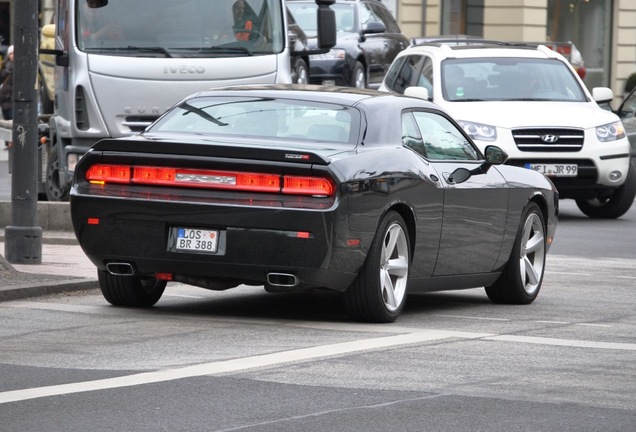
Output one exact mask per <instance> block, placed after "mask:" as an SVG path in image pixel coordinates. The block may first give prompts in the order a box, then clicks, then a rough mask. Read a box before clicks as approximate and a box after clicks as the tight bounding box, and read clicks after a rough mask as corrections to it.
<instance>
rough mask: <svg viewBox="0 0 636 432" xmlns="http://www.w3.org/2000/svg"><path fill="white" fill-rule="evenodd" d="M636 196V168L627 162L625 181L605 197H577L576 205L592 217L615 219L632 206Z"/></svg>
mask: <svg viewBox="0 0 636 432" xmlns="http://www.w3.org/2000/svg"><path fill="white" fill-rule="evenodd" d="M634 197H636V169H635V168H634V164H633V163H630V164H629V171H628V172H627V178H626V179H625V183H623V185H622V186H621V187H619V188H617V189H616V190H615V191H614V192H613V193H612V194H611V195H610V196H608V197H606V198H602V199H601V198H593V199H577V200H576V205H577V207H578V208H579V210H581V211H582V212H583V214H584V215H586V216H588V217H591V218H593V219H616V218H619V217H621V216H623V215H624V214H625V213H627V211H628V210H629V209H630V208H631V207H632V204H633V203H634Z"/></svg>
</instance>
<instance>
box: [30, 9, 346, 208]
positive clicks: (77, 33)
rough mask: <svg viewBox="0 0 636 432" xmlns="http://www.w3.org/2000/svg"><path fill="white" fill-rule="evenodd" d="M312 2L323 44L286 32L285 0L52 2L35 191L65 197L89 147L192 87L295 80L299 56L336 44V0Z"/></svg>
mask: <svg viewBox="0 0 636 432" xmlns="http://www.w3.org/2000/svg"><path fill="white" fill-rule="evenodd" d="M315 1H316V3H317V4H318V6H319V10H320V12H319V14H318V18H317V19H318V23H317V24H318V29H319V33H320V34H319V40H320V46H319V48H318V50H316V51H313V52H310V51H306V50H304V49H303V44H302V43H300V41H298V40H297V38H298V34H296V33H294V32H293V31H291V30H292V29H293V26H291V23H290V22H289V21H290V19H291V18H290V17H289V16H288V12H287V10H286V6H285V0H214V1H210V0H57V4H56V9H55V15H54V23H53V24H49V25H46V26H44V27H43V29H42V35H43V40H42V46H41V48H40V55H41V56H40V68H41V70H40V78H41V79H42V80H43V85H42V91H41V97H40V102H41V103H40V107H41V109H44V110H46V107H47V106H48V107H51V108H52V109H53V112H52V115H51V116H50V117H49V120H48V131H47V135H48V136H46V137H43V139H41V142H42V147H41V149H40V150H41V151H40V155H41V173H40V174H41V176H40V184H39V188H40V190H39V192H40V194H41V195H42V194H46V197H47V199H48V200H51V201H63V200H66V199H67V198H68V192H69V189H70V184H71V181H72V177H73V171H74V167H75V164H76V163H77V161H78V160H79V158H80V157H81V156H82V155H83V154H84V153H85V152H86V151H87V150H88V149H89V148H90V147H91V146H92V145H93V144H95V143H96V142H97V141H99V140H100V139H103V138H109V137H121V136H127V135H131V134H135V133H138V132H141V131H142V130H143V129H144V128H145V127H146V126H148V125H149V124H150V123H151V122H153V121H154V120H155V119H156V118H158V117H159V115H161V114H162V113H163V112H164V111H165V110H166V109H167V108H169V107H170V106H172V105H173V104H175V103H177V102H178V101H179V100H181V99H182V98H183V97H185V96H187V95H188V94H190V93H194V92H196V91H198V90H201V89H205V88H210V87H219V86H226V85H239V84H270V83H289V82H292V75H293V71H292V68H293V65H294V64H295V63H296V62H295V59H303V58H308V55H309V54H313V53H320V52H326V51H327V50H328V49H329V48H331V47H332V46H333V45H334V44H335V39H336V35H335V16H334V14H333V10H331V9H330V5H331V4H333V3H334V0H315ZM288 24H290V25H288ZM47 37H48V38H51V39H48V42H47ZM53 41H54V43H53ZM47 43H48V44H49V46H47ZM51 45H53V46H51ZM298 63H300V64H302V63H303V62H302V61H299V62H298ZM47 64H48V65H51V67H53V68H54V74H53V76H54V78H53V79H54V86H53V88H51V86H50V83H48V84H49V88H50V91H49V92H47V91H46V84H47V83H46V80H47V79H49V80H50V79H51V74H50V73H47V71H46V69H47V66H46V65H47ZM53 65H54V66H53ZM47 77H48V78H47Z"/></svg>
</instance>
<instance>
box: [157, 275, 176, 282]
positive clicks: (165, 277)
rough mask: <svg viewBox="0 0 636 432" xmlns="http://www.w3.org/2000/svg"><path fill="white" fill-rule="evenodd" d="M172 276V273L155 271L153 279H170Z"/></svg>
mask: <svg viewBox="0 0 636 432" xmlns="http://www.w3.org/2000/svg"><path fill="white" fill-rule="evenodd" d="M172 277H173V276H172V273H155V279H157V280H164V281H171V280H172Z"/></svg>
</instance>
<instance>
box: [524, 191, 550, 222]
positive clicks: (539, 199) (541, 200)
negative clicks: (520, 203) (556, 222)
mask: <svg viewBox="0 0 636 432" xmlns="http://www.w3.org/2000/svg"><path fill="white" fill-rule="evenodd" d="M531 202H534V203H535V204H536V205H538V206H539V210H541V214H542V215H543V225H544V226H545V228H546V231H547V228H548V220H549V215H548V203H547V202H546V200H545V197H544V196H543V195H541V194H540V193H536V194H534V195H533V196H532V197H531V198H530V199H529V200H528V204H529V203H531Z"/></svg>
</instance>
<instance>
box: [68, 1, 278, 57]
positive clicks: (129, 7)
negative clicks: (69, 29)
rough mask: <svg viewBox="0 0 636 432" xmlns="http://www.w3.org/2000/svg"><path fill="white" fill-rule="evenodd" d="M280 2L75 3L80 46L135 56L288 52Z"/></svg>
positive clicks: (240, 54)
mask: <svg viewBox="0 0 636 432" xmlns="http://www.w3.org/2000/svg"><path fill="white" fill-rule="evenodd" d="M102 3H105V5H102ZM281 4H282V2H281V1H280V0H214V1H211V0H109V1H108V2H95V1H91V0H89V1H87V0H77V5H76V6H77V14H76V15H77V27H76V28H77V35H76V36H77V45H78V47H79V49H80V50H82V51H85V52H90V53H103V54H108V55H122V56H135V57H140V56H145V57H218V56H246V55H265V54H276V53H280V52H281V51H282V50H283V48H284V39H283V38H284V35H285V31H284V21H283V13H282V7H281ZM91 6H92V7H91Z"/></svg>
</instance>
